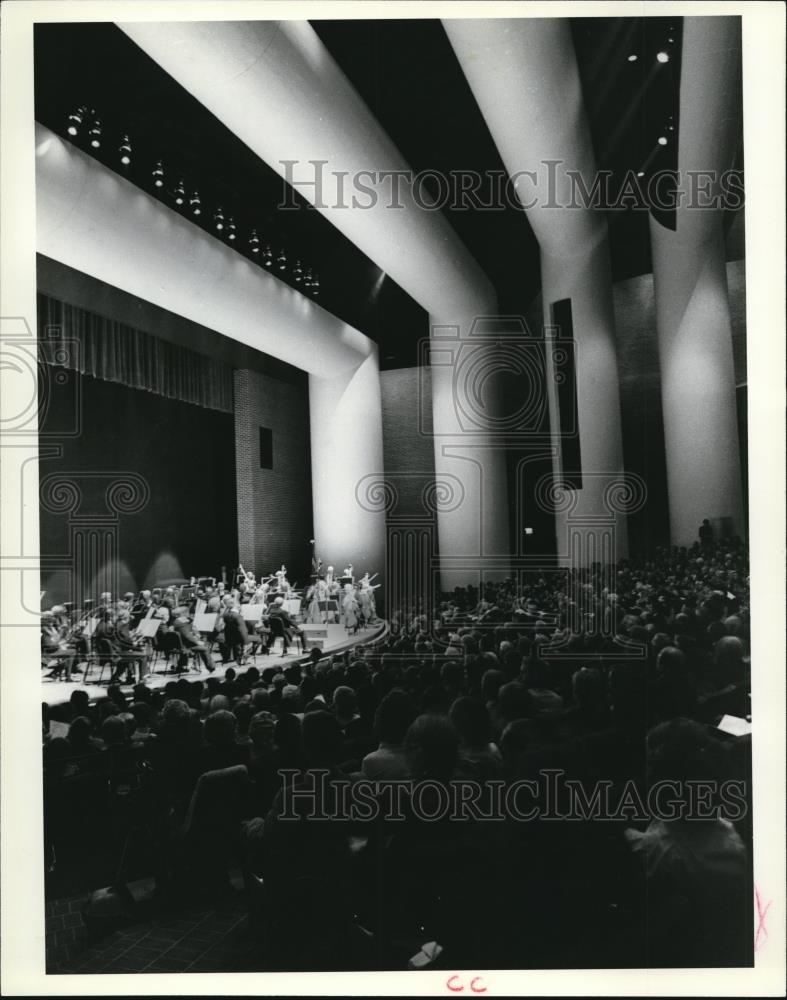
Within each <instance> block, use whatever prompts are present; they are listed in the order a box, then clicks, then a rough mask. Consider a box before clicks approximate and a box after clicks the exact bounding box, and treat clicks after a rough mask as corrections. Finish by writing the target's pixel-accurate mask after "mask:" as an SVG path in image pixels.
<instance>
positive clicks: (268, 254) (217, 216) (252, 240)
mask: <svg viewBox="0 0 787 1000" xmlns="http://www.w3.org/2000/svg"><path fill="white" fill-rule="evenodd" d="M86 124H87V125H88V126H89V127H88V129H87V138H88V142H89V143H90V145H91V147H92V148H93V149H99V148H100V147H101V143H102V138H103V133H102V125H101V119H100V117H99V116H98V115H97V113H96V112H95V111H92V110H90V109H88V108H87V107H86V106H85V105H83V106H82V107H80V108H77V110H76V111H73V112H72V113H71V114H70V115H69V116H68V127H67V131H68V134H69V135H70V136H74V137H76V136H78V135H79V133H80V131H81V130H82V128H83V127H84V126H85V125H86ZM118 153H119V154H120V162H121V164H122V165H123V166H124V167H129V166H131V155H132V149H131V140H130V139H129V137H128V135H126V134H124V135H123V137H122V139H121V142H120V145H119V146H118ZM151 175H152V178H153V186H154V187H156V188H158V189H159V190H160V189H162V188H163V187H164V186H165V185H164V163H163V161H162V160H157V161H156V164H155V166H154V167H153V170H152V174H151ZM172 198H173V201H174V202H175V204H176V205H177V206H178V207H179V208H184V210H185V206H186V205H187V204H188V210H189V211H190V212H191V214H192V215H193V216H201V215H202V201H201V200H200V196H199V193H198V192H197V191H192V193H191V194H190V195H188V196H187V193H186V188H185V184H184V182H183V180H178V181H177V182H176V184H175V187H174V189H173V191H172ZM213 227H214V229H215V230H216V232H217V233H218V234H219V235H220V237H222V238H224V239H226V240H227V241H228V242H229V243H230V244H232V245H233V246H234V247H235V248H236V249H237V248H238V230H237V226H236V225H235V220H234V219H233V217H232V216H231V215H228V214H225V212H224V209H223V208H222V207H221V206H219V207H218V208H217V209H216V211H215V212H214V213H213ZM248 249H249V253H251V254H253V255H254V259H255V260H257V261H259V262H260V263H261V264H262V265H263V266H264V267H267V268H270V269H271V270H277V271H280V272H282V273H283V272H285V271H286V270H287V266H288V260H287V254H286V253H285V251H284V250H283V249H282V250H278V251H276V252H274V250H273V249H272V248H271V245H270V244H269V243H263V242H262V241H261V240H260V238H259V236H258V234H257V230H256V229H252V230H251V231H250V233H249V237H248ZM290 273H291V275H292V279H293V281H294V282H295V284H296V285H299V286H300V287H301V288H306V289H308V290H309V292H310V293H311V295H313V296H314V297H315V298H316V297H318V296H319V294H320V279H319V277H318V276H317V274H316V273H315V272H314V271H313V270H312V268H311V267H303V266H302V264H301V262H300V260H296V261H295V264H294V266H293V267H292V270H291V272H290Z"/></svg>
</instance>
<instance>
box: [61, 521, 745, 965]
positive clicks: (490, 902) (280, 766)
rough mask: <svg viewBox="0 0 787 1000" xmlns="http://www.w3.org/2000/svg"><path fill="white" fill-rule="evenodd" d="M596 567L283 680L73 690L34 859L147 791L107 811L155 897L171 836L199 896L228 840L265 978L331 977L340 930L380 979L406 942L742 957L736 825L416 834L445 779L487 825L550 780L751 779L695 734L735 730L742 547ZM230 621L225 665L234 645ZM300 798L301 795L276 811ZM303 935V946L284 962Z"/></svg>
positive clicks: (467, 954) (741, 689) (493, 595)
mask: <svg viewBox="0 0 787 1000" xmlns="http://www.w3.org/2000/svg"><path fill="white" fill-rule="evenodd" d="M614 570H615V572H614V573H610V572H609V568H606V569H603V568H602V567H591V568H589V569H586V570H581V571H579V570H576V571H566V570H552V571H547V570H539V571H533V572H532V573H531V574H529V575H526V576H525V577H524V578H523V579H522V580H520V581H518V582H517V583H515V582H514V581H512V580H508V581H501V582H497V583H489V584H486V585H484V587H483V588H481V589H478V588H473V587H467V588H459V589H457V590H456V591H454V592H453V593H452V594H444V595H442V598H441V600H440V601H439V602H438V604H437V605H436V607H435V614H434V615H433V616H429V617H427V615H426V614H425V613H424V610H423V609H422V608H419V607H415V606H413V607H409V608H398V609H393V611H392V612H391V613H390V621H391V627H390V631H389V633H388V634H387V635H386V636H385V638H384V639H382V640H381V641H378V642H376V643H371V644H369V645H368V646H366V647H365V648H361V649H355V650H353V651H349V650H348V651H347V652H346V653H345V654H342V655H336V656H322V655H321V653H320V651H319V650H312V651H311V653H310V655H309V659H308V662H306V663H304V664H301V665H296V666H288V667H287V668H286V669H285V670H284V671H281V670H280V669H279V668H278V667H275V666H274V667H265V668H264V669H262V672H261V673H260V671H258V670H257V669H255V668H254V667H248V669H247V668H246V667H245V666H244V665H243V664H242V663H239V661H238V660H236V661H235V662H236V666H235V667H230V668H228V669H227V670H226V673H225V675H224V678H223V680H219V679H218V678H216V677H215V676H211V677H209V678H207V680H206V682H205V683H203V682H202V681H201V680H196V681H194V682H191V681H189V680H187V679H185V678H181V679H180V680H175V679H173V680H171V681H169V682H168V683H167V684H166V686H165V687H164V688H163V689H159V690H158V691H153V690H151V689H150V688H148V687H146V686H145V685H144V684H138V685H136V686H135V688H134V693H133V696H132V697H131V698H126V697H125V696H124V694H123V692H122V691H121V690H120V689H119V688H116V687H113V688H111V689H110V691H109V692H108V697H107V698H106V699H102V700H100V701H98V702H95V703H93V704H91V703H90V702H89V698H88V695H87V693H86V692H84V691H83V690H75V691H74V692H73V693H72V695H71V699H70V701H69V703H68V704H66V705H63V706H58V707H57V708H55V707H50V706H44V709H43V716H42V718H43V724H44V725H43V729H44V732H43V740H44V769H45V813H46V844H47V863H48V864H53V863H54V860H53V859H54V858H56V855H57V848H58V844H59V843H60V842H61V840H62V839H63V838H65V837H67V836H68V835H69V829H70V825H71V823H72V820H71V813H72V812H73V810H71V811H69V807H70V804H72V803H74V802H79V803H80V809H81V810H84V815H85V816H90V817H91V819H90V822H91V823H98V822H100V819H101V816H102V815H103V813H102V809H103V810H106V806H105V796H106V795H107V794H108V792H107V789H108V788H110V789H111V788H118V787H122V788H125V789H128V788H137V787H138V788H140V789H143V790H144V791H145V796H146V797H144V798H143V797H142V796H141V795H140V797H138V798H133V799H132V797H129V802H130V803H131V810H132V811H133V810H134V809H139V810H140V813H139V815H138V816H137V818H136V820H135V822H137V823H138V824H139V825H141V826H143V827H144V828H145V829H146V830H148V831H149V833H150V844H151V845H152V846H151V850H150V858H151V861H150V867H151V869H152V871H153V873H154V874H155V875H156V878H157V880H158V881H159V882H160V883H161V884H162V886H163V885H167V886H170V887H171V885H172V880H173V878H174V873H175V871H176V867H177V866H175V865H174V862H173V854H172V849H173V845H174V844H177V843H179V844H180V845H181V848H182V849H183V850H184V852H185V853H184V857H188V858H189V859H190V863H191V864H192V869H191V872H190V873H188V872H186V871H185V869H183V868H182V867H181V875H184V873H185V878H186V882H188V881H189V879H190V880H191V881H192V882H193V881H194V880H197V881H199V880H201V879H202V877H203V874H205V872H204V871H203V869H204V868H205V865H206V864H207V856H206V852H208V853H210V852H212V851H216V850H219V851H222V849H223V847H224V843H225V841H226V845H227V850H226V851H225V852H224V854H223V855H222V857H224V859H225V860H227V859H228V858H229V857H230V856H232V857H235V855H233V854H232V852H231V851H230V850H229V845H230V844H237V846H238V847H239V849H240V848H242V854H238V858H241V857H242V858H243V863H244V865H245V866H246V869H247V873H248V874H249V875H250V876H251V875H253V876H254V877H255V878H256V879H257V880H258V882H259V880H260V879H261V880H262V881H261V883H260V884H264V886H265V900H266V902H265V905H266V906H267V907H268V912H269V914H270V915H271V919H272V920H273V921H274V923H275V922H277V921H278V923H279V925H280V930H279V931H276V930H275V929H273V930H271V935H272V940H274V941H275V942H276V955H275V956H273V957H272V958H271V967H276V966H277V963H278V967H280V968H328V967H335V963H337V962H345V963H347V962H350V963H351V962H352V961H354V960H355V958H354V957H352V956H348V953H347V951H346V949H344V946H343V943H342V942H343V941H345V939H346V940H351V939H353V934H354V931H353V929H352V928H353V926H354V916H353V915H354V914H361V915H363V918H364V920H365V921H366V922H367V923H368V925H369V927H371V928H372V929H373V931H374V934H375V938H376V941H377V942H378V945H377V946H378V956H377V962H378V963H382V965H381V967H390V966H386V964H385V963H386V962H392V961H393V962H398V961H400V960H403V961H404V962H406V958H407V957H408V956H407V955H404V957H403V954H402V953H399V952H397V951H396V948H397V947H402V948H403V949H405V950H406V948H409V947H411V946H412V949H413V951H412V952H410V954H412V953H413V952H414V951H417V950H418V948H419V947H420V946H421V944H423V942H424V941H425V940H429V939H433V940H438V941H440V942H441V943H442V944H443V946H444V947H446V948H447V949H448V952H447V953H448V954H449V955H450V958H451V961H453V962H455V963H456V965H457V967H462V966H463V965H467V963H468V962H470V961H471V959H472V960H475V961H477V963H478V964H480V965H484V964H487V965H488V964H497V965H500V966H506V965H507V966H509V967H513V968H516V967H520V966H532V967H538V966H539V965H549V964H550V963H551V964H556V963H561V962H562V963H564V964H569V963H572V962H573V963H574V964H575V965H584V966H586V967H593V966H594V967H605V966H609V965H615V964H619V963H620V960H621V954H625V955H626V957H627V958H629V959H630V960H631V961H632V964H635V965H636V964H646V963H647V964H651V965H654V966H665V965H671V964H672V965H684V966H685V965H697V966H710V965H724V964H734V963H735V962H744V961H750V960H751V941H750V938H751V935H750V933H749V929H748V928H747V925H746V921H747V920H748V919H749V916H750V910H751V899H750V892H751V876H750V866H751V857H750V847H751V845H750V839H751V820H750V817H748V816H744V818H743V819H742V820H741V821H740V822H737V821H736V822H735V823H732V822H730V821H727V820H723V819H712V820H708V821H706V822H700V823H697V822H689V821H686V822H680V821H676V822H665V821H663V820H659V819H653V820H652V821H651V822H650V823H647V821H641V820H638V821H633V822H632V821H628V820H627V819H626V818H625V817H620V818H618V819H615V820H613V821H609V822H605V821H595V820H593V819H592V818H584V819H581V821H578V822H574V823H568V822H565V823H560V822H555V821H554V820H553V821H549V820H545V819H538V820H536V821H534V822H520V821H516V820H512V819H510V818H509V819H507V820H506V822H505V823H503V824H494V823H484V822H480V821H476V822H449V821H447V820H443V819H439V818H438V819H437V820H435V821H434V822H425V821H424V820H423V816H422V812H423V810H426V811H427V812H428V811H429V810H430V809H432V810H434V811H435V812H439V809H438V807H439V805H440V803H441V801H442V799H443V796H444V795H445V794H446V793H447V791H448V790H450V789H451V788H452V787H454V786H455V785H456V783H457V782H460V781H473V782H476V783H477V784H478V785H479V787H480V788H481V789H482V794H481V796H480V798H479V799H478V803H479V805H480V806H482V807H484V808H486V807H487V806H488V805H489V804H490V803H491V802H492V796H491V794H490V789H491V787H492V785H489V784H487V783H489V782H498V783H502V786H503V788H504V790H505V789H508V788H510V787H511V786H512V784H513V782H517V781H522V780H523V779H524V780H533V779H536V778H538V776H539V774H541V773H543V772H544V771H545V770H548V769H552V770H555V771H561V772H563V773H564V774H565V776H566V777H568V778H571V779H573V780H574V781H575V782H577V783H578V786H579V787H580V788H581V789H582V790H583V791H584V792H585V793H586V794H588V795H589V794H590V792H591V790H592V789H593V788H594V787H596V786H595V783H596V782H606V783H607V784H609V786H610V787H611V789H612V791H611V792H610V794H611V795H613V796H614V795H615V794H619V793H621V792H622V791H623V790H625V789H626V788H629V789H630V788H635V789H637V790H638V791H639V792H640V793H641V794H642V795H644V796H646V795H647V791H648V789H649V788H650V787H651V785H652V784H653V783H654V782H655V781H658V780H661V779H663V778H665V777H666V778H668V779H670V780H692V779H702V780H704V779H708V778H711V777H715V778H720V777H722V776H723V775H724V774H725V773H728V772H729V773H731V774H734V775H735V776H736V777H737V778H742V779H743V780H744V781H745V782H746V783H749V782H750V779H751V773H750V767H751V763H750V754H749V752H748V751H749V747H748V746H747V745H745V743H746V740H745V738H742V739H738V738H735V737H723V736H720V734H719V733H718V731H717V730H716V729H715V726H716V724H717V723H718V721H719V719H720V717H721V715H722V714H724V713H727V714H739V715H741V716H750V713H751V708H750V701H749V692H750V687H749V683H750V662H749V654H748V650H749V648H750V646H749V622H750V614H749V594H748V566H747V554H746V551H745V549H744V548H743V546H742V545H741V544H740V543H738V542H736V541H734V540H721V541H716V542H714V543H713V544H712V545H710V546H708V547H706V549H705V550H703V551H702V554H701V555H700V551H699V546H695V547H694V548H693V549H673V550H670V551H664V552H661V553H659V554H658V557H657V558H651V559H649V560H647V561H643V562H635V561H633V560H625V561H623V562H621V563H620V564H619V565H618V566H617V567H614ZM612 581H614V584H613V582H612ZM613 586H614V589H613ZM230 604H231V602H230V603H227V604H225V605H224V606H225V607H226V608H227V611H225V629H226V628H227V626H229V633H230V634H227V632H226V631H225V636H224V639H223V646H224V647H225V649H226V650H227V655H229V652H230V651H231V650H230V649H229V647H232V646H236V645H238V643H239V641H240V640H239V639H238V637H237V636H233V634H232V633H233V630H237V631H238V632H240V631H241V629H240V624H239V623H238V622H237V621H236V619H237V617H238V616H237V612H236V610H235V609H234V607H232V606H230ZM161 607H162V608H164V609H165V610H170V611H171V612H174V611H175V609H174V606H173V608H172V609H167V608H166V604H165V603H164V602H162V605H161ZM236 640H237V641H236ZM54 723H57V724H58V725H59V726H61V727H63V728H62V729H57V730H55V729H53V724H54ZM65 727H67V729H66V728H65ZM61 733H65V738H63V736H62V735H61ZM724 740H726V741H727V742H726V743H725V742H723V741H724ZM133 775H136V777H137V779H138V780H137V781H136V784H134V782H132V781H131V779H130V776H133ZM216 775H221V776H222V777H212V776H216ZM107 777H109V781H107ZM285 777H286V782H285ZM94 779H100V781H99V780H94ZM121 779H122V780H121ZM408 779H411V780H413V781H420V782H425V783H426V784H425V785H424V789H423V791H422V792H421V793H419V794H421V797H422V800H421V801H419V803H418V805H419V806H420V812H419V809H414V808H413V806H414V803H413V802H412V801H411V800H409V799H407V798H405V799H404V800H403V801H402V803H401V806H402V810H403V821H401V822H397V821H390V817H389V818H388V819H385V820H383V821H381V822H380V821H377V820H376V821H375V822H374V823H371V824H370V823H364V822H362V821H360V820H357V819H352V818H351V819H332V820H330V821H328V822H326V821H321V820H319V819H318V818H310V814H311V813H319V812H320V811H326V812H327V813H328V814H331V813H332V811H333V810H334V809H335V807H336V806H337V804H339V803H340V802H341V801H343V799H342V796H346V795H347V794H348V793H347V791H346V789H347V787H350V786H354V785H356V784H357V783H358V782H359V781H362V780H366V781H371V782H376V783H380V782H386V781H404V780H408ZM80 783H81V784H80ZM77 786H79V787H80V788H81V789H82V791H79V792H77V791H75V789H76V788H77ZM374 787H375V788H381V787H382V786H379V785H375V786H374ZM293 788H294V789H295V791H296V796H295V798H294V799H292V798H291V799H289V800H288V797H287V796H288V793H291V792H292V790H293ZM305 790H314V796H316V798H314V797H313V798H312V799H309V798H308V796H307V797H301V798H298V795H297V793H299V792H303V791H305ZM80 795H81V796H82V797H81V798H80V797H79V796H80ZM380 795H381V796H382V793H380ZM745 796H746V798H747V801H750V788H749V787H748V784H747V787H746V791H745ZM230 800H232V801H231V802H230ZM143 801H144V802H145V803H147V804H146V805H145V810H146V811H144V813H143V812H142V806H141V805H138V803H141V802H143ZM377 801H378V802H382V803H383V805H385V804H386V801H385V799H384V796H383V797H382V798H380V799H378V800H377ZM561 801H563V800H561ZM221 803H223V805H221V806H220V804H221ZM288 803H289V805H288ZM315 803H316V808H315ZM220 807H221V808H222V809H223V815H222V816H221V817H218V816H214V817H212V818H211V817H210V816H209V813H210V812H211V811H215V810H216V809H218V808H220ZM289 807H291V809H290V812H291V813H292V814H293V818H292V819H290V820H288V819H285V818H283V812H284V811H286V808H289ZM195 817H196V818H197V819H196V821H195ZM132 818H133V817H132ZM184 830H185V831H187V834H184V833H183V831H184ZM178 831H180V832H178ZM188 831H190V832H188ZM178 837H180V838H181V839H180V840H178ZM184 838H185V839H184ZM87 842H89V841H88V839H87V838H86V843H87ZM184 845H187V846H188V850H187V851H186V847H185V846H184ZM214 874H215V872H214ZM219 874H220V875H221V878H220V879H219V882H221V881H222V879H224V877H225V875H226V871H225V869H224V868H222V869H221V872H220V873H219ZM205 877H206V878H207V875H205ZM307 926H308V927H312V928H322V929H323V930H324V932H325V933H324V940H323V941H322V943H319V942H318V943H317V944H315V945H314V947H313V948H312V947H311V946H309V948H306V947H305V945H304V946H303V947H302V948H301V952H299V947H300V946H301V945H303V940H304V933H305V932H304V931H303V928H304V927H307ZM327 928H330V932H329V931H328V930H327ZM340 931H341V933H340ZM315 934H316V931H315ZM747 935H748V936H747ZM316 936H317V937H318V938H319V934H316ZM326 941H327V942H329V944H330V947H328V946H327V945H326V944H325V942H326ZM397 942H399V944H397ZM401 942H405V944H401ZM741 949H743V950H741ZM393 955H395V956H396V957H395V958H392V957H391V956H393ZM490 956H494V959H495V961H494V963H491V960H490ZM346 967H353V966H352V965H348V966H346Z"/></svg>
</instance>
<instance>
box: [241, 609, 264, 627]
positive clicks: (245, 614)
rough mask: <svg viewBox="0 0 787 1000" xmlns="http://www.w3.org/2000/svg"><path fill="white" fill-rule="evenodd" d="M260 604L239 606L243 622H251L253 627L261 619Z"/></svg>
mask: <svg viewBox="0 0 787 1000" xmlns="http://www.w3.org/2000/svg"><path fill="white" fill-rule="evenodd" d="M263 607H264V606H263V605H262V604H241V606H240V613H241V617H242V618H243V620H244V621H245V622H253V623H254V624H255V625H256V624H257V622H259V620H260V618H262V611H263Z"/></svg>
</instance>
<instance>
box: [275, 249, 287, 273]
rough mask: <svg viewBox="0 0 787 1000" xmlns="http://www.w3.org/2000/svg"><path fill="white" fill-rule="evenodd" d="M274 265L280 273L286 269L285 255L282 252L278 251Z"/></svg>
mask: <svg viewBox="0 0 787 1000" xmlns="http://www.w3.org/2000/svg"><path fill="white" fill-rule="evenodd" d="M276 264H277V265H278V268H279V270H280V271H283V270H284V269H285V268H286V267H287V254H286V253H285V252H284V251H283V250H279V256H278V257H277V258H276Z"/></svg>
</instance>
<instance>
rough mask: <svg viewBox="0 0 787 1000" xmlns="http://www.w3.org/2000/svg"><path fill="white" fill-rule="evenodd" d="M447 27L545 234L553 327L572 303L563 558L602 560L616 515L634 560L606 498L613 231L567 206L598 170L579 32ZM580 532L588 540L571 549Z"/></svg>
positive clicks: (486, 23)
mask: <svg viewBox="0 0 787 1000" xmlns="http://www.w3.org/2000/svg"><path fill="white" fill-rule="evenodd" d="M443 24H444V27H445V30H446V32H447V34H448V38H449V40H450V42H451V45H452V46H453V49H454V52H455V53H456V56H457V59H458V60H459V63H460V65H461V67H462V70H463V71H464V74H465V76H466V77H467V81H468V83H469V84H470V87H471V89H472V91H473V94H474V96H475V99H476V101H477V102H478V106H479V107H480V109H481V112H482V113H483V115H484V118H485V120H486V123H487V125H488V127H489V130H490V132H491V133H492V138H493V139H494V140H495V144H496V145H497V148H498V151H499V152H500V156H501V158H502V160H503V163H504V164H505V167H506V170H507V171H508V173H509V175H510V176H511V178H512V179H515V183H516V190H517V193H518V195H519V197H520V200H521V202H522V205H523V207H524V209H525V211H526V212H527V217H528V221H529V222H530V224H531V226H532V227H533V231H534V232H535V234H536V237H537V239H538V242H539V246H540V249H541V279H542V291H543V302H544V324H545V325H546V326H550V325H551V323H552V315H551V307H552V304H553V303H554V302H556V301H558V300H560V299H564V298H570V299H571V310H572V317H573V334H574V341H575V361H576V385H577V412H576V417H577V421H578V426H579V433H580V447H581V456H582V469H581V471H582V473H583V485H582V489H581V490H579V491H577V492H576V495H575V496H574V497H573V501H574V502H573V504H572V507H571V518H572V519H573V524H572V525H571V526H569V524H568V522H567V517H568V515H567V513H566V512H565V511H562V510H560V509H558V510H557V511H556V528H557V535H558V538H557V541H558V553H559V556H560V558H561V562H563V563H571V562H575V561H577V559H578V560H579V561H580V562H583V563H584V562H587V561H590V560H592V545H591V543H592V541H593V536H594V532H595V530H596V529H595V527H593V518H595V517H598V516H604V517H612V518H613V519H614V521H615V525H616V532H615V538H616V556H617V557H621V556H625V555H626V554H627V551H628V540H627V532H626V519H625V515H624V514H623V513H622V512H621V511H611V510H610V509H609V506H608V504H607V502H606V500H605V497H606V495H607V494H606V493H605V490H606V489H607V487H609V485H610V483H613V482H615V481H617V480H619V479H620V476H621V474H622V472H623V442H622V435H621V426H620V395H619V387H618V369H617V354H616V345H615V324H614V314H613V307H612V284H611V275H610V265H609V251H608V244H607V226H606V221H605V219H604V217H603V215H602V214H600V213H598V212H595V211H593V210H591V209H588V208H581V207H574V208H568V207H565V206H567V205H570V204H572V201H573V203H574V204H576V203H577V198H576V196H575V191H576V188H575V182H574V181H572V178H571V176H570V174H569V171H573V172H576V174H577V175H578V176H580V177H581V178H582V181H583V183H584V185H585V187H586V188H587V189H588V190H590V189H591V188H592V184H593V179H594V177H595V175H596V165H595V158H594V155H593V147H592V143H591V139H590V131H589V128H588V125H587V121H586V116H585V111H584V105H583V101H582V88H581V83H580V79H579V72H578V69H577V63H576V56H575V53H574V47H573V42H572V39H571V33H570V26H569V24H568V22H567V21H566V20H565V19H562V18H561V19H536V18H527V19H500V20H448V21H444V22H443ZM547 362H548V369H547V392H548V394H549V405H550V416H551V421H552V435H553V440H554V442H555V445H556V446H557V447H556V457H555V462H554V477H555V479H556V480H557V481H558V482H559V481H560V480H561V478H562V466H563V462H562V457H561V453H560V440H559V435H558V433H557V428H556V418H557V404H556V398H555V391H554V381H553V380H554V371H553V367H552V364H551V352H547ZM565 471H566V472H571V471H578V470H571V469H566V470H565ZM585 520H586V521H587V527H586V528H583V527H581V525H582V523H583V521H585ZM569 532H570V536H569ZM586 535H587V539H588V545H585V544H584V538H585V536H586ZM569 537H571V538H573V539H577V538H580V539H582V540H583V541H582V544H581V545H580V546H579V547H576V548H572V547H570V546H569ZM573 544H574V543H573V542H572V545H573Z"/></svg>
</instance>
